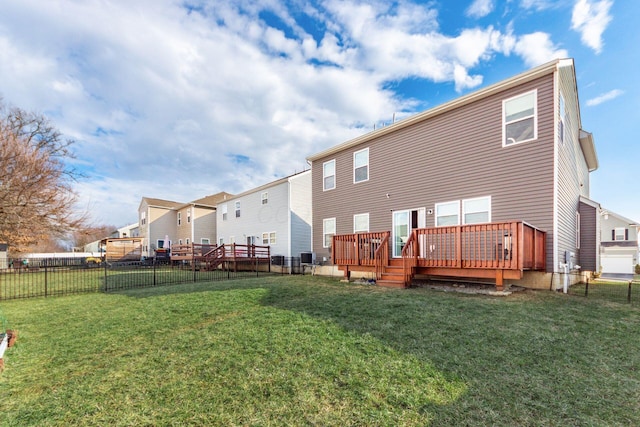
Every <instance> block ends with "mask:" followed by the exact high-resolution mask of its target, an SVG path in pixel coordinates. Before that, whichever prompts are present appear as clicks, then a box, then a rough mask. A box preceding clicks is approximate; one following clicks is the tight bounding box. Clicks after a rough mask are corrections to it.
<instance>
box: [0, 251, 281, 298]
mask: <svg viewBox="0 0 640 427" xmlns="http://www.w3.org/2000/svg"><path fill="white" fill-rule="evenodd" d="M61 264H62V265H61ZM265 274H273V273H272V271H271V265H269V264H268V263H257V262H254V261H252V260H246V261H236V262H234V263H233V264H223V265H221V266H219V267H218V268H216V269H214V270H211V271H206V270H204V269H201V268H199V267H197V266H193V265H190V264H187V263H181V264H176V265H171V264H170V263H168V262H164V263H157V262H155V261H153V260H147V261H146V262H129V263H104V262H101V263H86V262H78V263H72V264H69V263H66V262H65V263H56V262H55V261H53V260H46V261H45V260H34V259H30V260H29V263H24V262H22V260H9V262H8V263H7V265H6V267H4V268H0V300H9V299H18V298H35V297H50V296H59V295H70V294H79V293H89V292H109V291H115V290H123V289H133V288H144V287H150V286H162V285H173V284H181V283H188V282H200V281H217V280H229V279H237V278H243V277H257V276H259V275H265Z"/></svg>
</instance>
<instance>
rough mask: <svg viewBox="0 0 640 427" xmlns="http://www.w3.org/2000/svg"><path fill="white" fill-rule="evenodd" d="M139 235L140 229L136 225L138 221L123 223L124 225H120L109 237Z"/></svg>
mask: <svg viewBox="0 0 640 427" xmlns="http://www.w3.org/2000/svg"><path fill="white" fill-rule="evenodd" d="M138 236H140V229H139V227H138V223H137V222H134V223H133V224H129V225H125V226H124V227H120V228H118V230H117V233H116V235H115V236H111V237H118V238H122V237H138Z"/></svg>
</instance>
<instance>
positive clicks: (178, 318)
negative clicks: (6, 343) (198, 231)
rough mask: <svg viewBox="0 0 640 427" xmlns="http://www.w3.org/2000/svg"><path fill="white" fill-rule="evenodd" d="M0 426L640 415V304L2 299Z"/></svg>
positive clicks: (539, 297) (303, 291)
mask: <svg viewBox="0 0 640 427" xmlns="http://www.w3.org/2000/svg"><path fill="white" fill-rule="evenodd" d="M0 309H1V310H2V313H1V314H2V315H3V316H4V317H5V318H6V319H7V323H8V327H10V328H13V329H17V330H18V331H19V337H18V342H17V344H16V345H15V346H14V347H12V348H10V349H8V350H7V352H6V353H5V362H6V368H5V371H4V372H3V373H2V374H0V402H1V405H2V411H0V425H3V426H4V425H9V426H11V425H19V426H23V425H34V426H36V425H37V426H46V425H100V426H103V425H123V426H124V425H223V426H227V425H259V426H282V425H323V426H324V425H332V426H349V425H354V426H356V425H357V426H361V425H366V426H370V425H388V426H397V425H433V426H442V425H451V426H459V425H470V426H476V425H491V426H496V425H504V426H514V425H518V426H522V425H535V426H540V425H553V426H557V425H594V426H598V425H624V426H628V425H640V368H639V367H640V309H639V308H638V307H637V306H632V305H625V304H615V303H607V302H603V301H602V300H598V301H595V300H590V299H585V298H583V297H576V296H567V295H562V294H557V293H552V292H548V291H540V292H533V291H527V292H521V293H517V294H514V295H512V296H510V297H506V298H497V297H487V296H477V295H463V294H453V293H443V292H438V291H433V290H428V289H409V290H392V289H384V288H378V287H372V286H364V285H356V284H343V283H339V282H337V281H335V280H332V279H328V278H320V277H310V276H271V277H262V278H253V279H243V280H234V281H227V282H201V283H191V284H186V285H180V286H169V287H156V288H147V289H138V290H128V291H122V292H120V293H112V294H100V293H97V294H88V295H73V296H66V297H59V298H48V299H33V300H16V301H7V302H2V303H1V304H0Z"/></svg>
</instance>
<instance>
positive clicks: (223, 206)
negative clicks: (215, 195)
mask: <svg viewBox="0 0 640 427" xmlns="http://www.w3.org/2000/svg"><path fill="white" fill-rule="evenodd" d="M220 210H221V211H222V220H223V221H226V220H227V204H226V203H225V204H224V205H222V206H220Z"/></svg>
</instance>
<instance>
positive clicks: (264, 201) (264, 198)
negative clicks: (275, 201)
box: [260, 191, 269, 205]
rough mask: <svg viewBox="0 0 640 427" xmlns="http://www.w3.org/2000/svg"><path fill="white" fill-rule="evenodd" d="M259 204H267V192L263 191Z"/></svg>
mask: <svg viewBox="0 0 640 427" xmlns="http://www.w3.org/2000/svg"><path fill="white" fill-rule="evenodd" d="M260 204H263V205H267V204H269V192H268V191H264V192H262V194H261V195H260Z"/></svg>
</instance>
